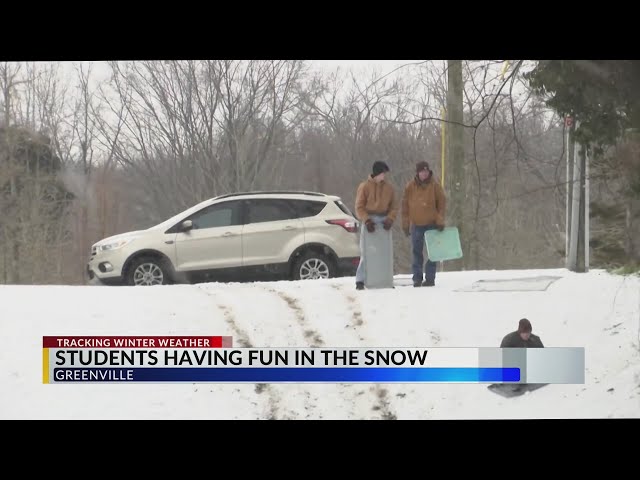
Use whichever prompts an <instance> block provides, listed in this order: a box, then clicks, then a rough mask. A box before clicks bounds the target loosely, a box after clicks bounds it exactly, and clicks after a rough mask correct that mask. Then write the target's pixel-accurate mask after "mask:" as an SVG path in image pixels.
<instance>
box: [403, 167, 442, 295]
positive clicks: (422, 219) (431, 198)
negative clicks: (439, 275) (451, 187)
mask: <svg viewBox="0 0 640 480" xmlns="http://www.w3.org/2000/svg"><path fill="white" fill-rule="evenodd" d="M446 205H447V201H446V197H445V195H444V190H443V189H442V187H441V186H440V184H439V183H438V182H437V181H436V179H434V178H433V172H432V171H431V169H430V168H429V164H428V163H427V162H418V163H417V164H416V176H415V177H414V178H413V179H411V180H410V181H409V182H408V183H407V185H406V187H405V189H404V194H403V196H402V230H403V231H404V233H405V235H407V236H409V235H411V244H412V247H413V248H412V250H413V265H412V269H413V286H414V287H420V286H424V287H432V286H434V285H435V281H436V264H435V262H432V261H430V260H427V262H426V263H425V264H424V273H425V277H426V278H424V282H423V268H422V265H423V263H422V262H423V258H424V257H423V249H424V246H425V244H424V233H425V232H426V231H427V230H433V229H438V230H443V229H444V216H445V210H446Z"/></svg>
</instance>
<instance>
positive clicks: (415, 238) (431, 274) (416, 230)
mask: <svg viewBox="0 0 640 480" xmlns="http://www.w3.org/2000/svg"><path fill="white" fill-rule="evenodd" d="M436 228H438V227H437V225H412V226H411V245H412V247H413V248H412V250H413V263H412V265H411V267H412V269H413V282H414V283H417V282H420V283H422V271H423V270H422V263H423V262H424V257H423V254H422V252H423V250H424V248H425V244H424V233H425V232H426V231H427V230H435V229H436ZM424 272H425V277H426V278H425V280H426V281H428V282H435V281H436V263H435V262H432V261H430V260H427V262H426V263H425V264H424Z"/></svg>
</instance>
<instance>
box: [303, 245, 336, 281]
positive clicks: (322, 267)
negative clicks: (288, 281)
mask: <svg viewBox="0 0 640 480" xmlns="http://www.w3.org/2000/svg"><path fill="white" fill-rule="evenodd" d="M334 276H335V266H334V263H333V262H332V261H331V259H330V258H329V257H327V256H326V255H323V254H321V253H316V252H307V253H304V254H302V255H300V256H299V257H298V258H296V260H295V262H294V263H293V279H294V280H315V279H318V278H331V277H334Z"/></svg>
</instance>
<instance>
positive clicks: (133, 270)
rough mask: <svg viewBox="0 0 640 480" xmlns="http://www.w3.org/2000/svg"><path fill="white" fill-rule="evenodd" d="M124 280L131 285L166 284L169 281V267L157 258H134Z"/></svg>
mask: <svg viewBox="0 0 640 480" xmlns="http://www.w3.org/2000/svg"><path fill="white" fill-rule="evenodd" d="M126 280H127V285H131V286H151V285H166V284H167V283H169V269H168V268H167V266H166V264H165V262H164V261H162V260H161V259H159V258H154V257H140V258H136V259H135V260H134V261H133V262H132V263H131V266H130V267H129V269H128V271H127V279H126Z"/></svg>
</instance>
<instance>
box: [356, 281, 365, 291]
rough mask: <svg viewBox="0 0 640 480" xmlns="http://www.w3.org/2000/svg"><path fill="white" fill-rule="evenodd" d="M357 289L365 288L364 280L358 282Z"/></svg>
mask: <svg viewBox="0 0 640 480" xmlns="http://www.w3.org/2000/svg"><path fill="white" fill-rule="evenodd" d="M356 290H364V282H356Z"/></svg>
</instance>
